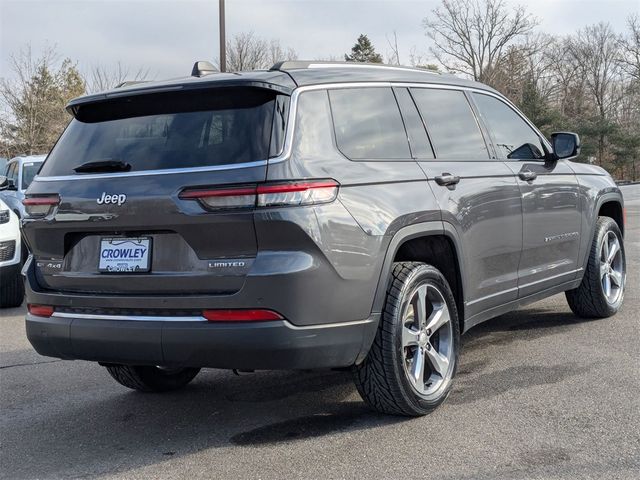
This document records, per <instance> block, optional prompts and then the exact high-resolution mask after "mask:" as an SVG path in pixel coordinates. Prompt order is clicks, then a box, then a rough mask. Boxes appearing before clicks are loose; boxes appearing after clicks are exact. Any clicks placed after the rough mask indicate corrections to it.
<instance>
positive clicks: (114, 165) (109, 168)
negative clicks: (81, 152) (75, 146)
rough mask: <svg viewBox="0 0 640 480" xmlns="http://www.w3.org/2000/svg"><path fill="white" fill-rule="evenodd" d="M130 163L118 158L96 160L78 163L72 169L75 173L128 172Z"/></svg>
mask: <svg viewBox="0 0 640 480" xmlns="http://www.w3.org/2000/svg"><path fill="white" fill-rule="evenodd" d="M129 170H131V165H129V164H128V163H125V162H122V161H120V160H98V161H96V162H87V163H83V164H82V165H78V166H77V167H75V168H74V169H73V171H74V172H77V173H108V172H128V171H129Z"/></svg>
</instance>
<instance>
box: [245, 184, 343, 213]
mask: <svg viewBox="0 0 640 480" xmlns="http://www.w3.org/2000/svg"><path fill="white" fill-rule="evenodd" d="M337 196H338V182H336V181H335V180H323V181H316V182H300V183H285V184H280V185H260V186H258V206H259V207H276V206H283V205H315V204H318V203H329V202H333V201H334V200H335V199H336V197H337Z"/></svg>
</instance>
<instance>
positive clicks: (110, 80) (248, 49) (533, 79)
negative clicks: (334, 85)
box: [0, 0, 640, 180]
mask: <svg viewBox="0 0 640 480" xmlns="http://www.w3.org/2000/svg"><path fill="white" fill-rule="evenodd" d="M626 23H627V25H626V29H625V31H623V32H616V31H614V30H613V28H612V27H611V25H609V24H607V23H598V24H595V25H589V26H585V27H583V28H581V29H579V30H578V31H576V32H575V33H573V34H570V35H551V34H548V33H543V32H542V31H541V30H540V22H539V20H538V19H536V18H535V17H533V16H532V15H531V14H530V13H528V12H527V10H526V8H525V7H510V6H508V5H506V4H505V2H504V0H442V2H441V4H440V5H439V6H438V7H437V8H435V9H434V10H433V11H431V12H430V13H429V14H428V15H427V16H426V18H424V19H423V21H422V27H423V29H424V32H425V35H426V37H428V39H429V41H430V42H429V43H430V47H429V49H428V50H427V51H424V50H420V49H419V48H418V47H417V46H413V47H411V49H410V50H409V54H408V57H407V58H406V62H404V63H406V64H409V65H411V66H415V67H418V68H426V69H430V70H436V71H440V72H443V73H452V74H456V75H460V76H464V77H468V78H472V79H474V80H477V81H480V82H483V83H485V84H487V85H490V86H491V87H493V88H495V89H496V90H498V91H500V92H501V93H503V94H504V95H505V96H507V97H508V98H509V99H510V100H511V101H512V102H513V103H514V104H515V105H517V106H518V107H519V108H520V109H521V110H522V111H523V113H524V114H525V115H527V116H528V117H529V118H530V119H531V120H532V121H533V122H534V123H535V124H536V125H537V126H538V127H539V128H540V130H541V131H542V132H543V133H544V134H545V135H549V134H550V133H551V132H552V131H557V130H571V131H575V132H577V133H578V134H580V136H581V138H582V142H583V148H582V155H581V157H580V158H579V160H580V161H586V162H591V163H596V164H598V165H601V166H603V167H605V168H606V169H608V170H609V171H610V172H611V173H612V174H613V175H614V176H615V177H616V178H618V179H629V180H637V179H638V177H639V176H640V171H638V169H639V168H640V165H639V163H640V162H639V160H640V158H639V157H640V18H639V17H638V16H637V15H632V16H630V17H629V18H628V19H627V22H626ZM386 38H387V43H388V51H387V52H386V58H384V57H383V54H382V53H380V52H378V51H377V50H376V48H375V47H374V45H373V43H372V42H371V41H370V39H369V38H368V36H367V35H364V34H361V35H360V36H359V37H358V38H357V41H356V43H355V44H354V45H353V47H352V48H351V50H350V51H348V52H347V53H345V54H343V55H342V56H333V57H329V58H324V59H322V58H317V59H316V60H343V59H344V60H345V61H351V62H373V63H382V62H383V61H386V63H390V64H398V65H399V64H402V63H403V62H402V60H403V59H402V55H401V54H400V50H399V47H398V44H399V39H398V34H397V33H396V32H393V34H392V36H391V37H390V36H388V35H387V37H386ZM297 57H298V55H297V53H296V51H295V50H294V49H293V48H291V47H287V46H283V45H281V43H280V41H279V40H278V39H264V38H261V37H259V36H257V35H255V34H254V33H253V32H242V33H238V34H236V35H234V36H232V37H231V38H230V39H229V40H228V41H227V69H228V70H229V71H242V70H254V69H265V68H269V67H270V66H271V65H273V64H274V63H276V62H278V61H282V60H292V59H296V58H297ZM12 71H13V76H12V77H11V78H10V79H5V80H3V81H2V82H1V84H0V101H1V102H2V104H3V105H2V106H3V108H2V113H1V116H0V156H5V157H10V156H13V155H17V154H21V153H26V154H35V153H46V152H47V151H48V150H49V149H50V148H51V147H52V146H53V144H54V142H55V140H56V139H57V137H58V136H59V134H60V133H61V131H62V130H63V129H64V127H65V125H66V124H67V122H68V121H69V117H68V115H67V114H66V113H65V112H64V105H65V104H66V103H67V102H68V101H69V100H70V99H71V98H74V97H76V96H79V95H82V94H84V93H94V92H97V91H102V90H106V89H109V88H114V87H116V86H117V85H119V84H121V83H122V82H124V81H140V80H145V79H148V78H150V76H151V75H150V72H149V70H144V69H140V70H136V71H131V70H130V69H128V68H126V67H125V66H123V65H122V64H120V63H118V64H116V65H115V66H111V67H110V68H107V67H105V66H93V67H92V68H91V69H89V71H88V72H87V73H84V74H82V73H81V71H80V69H79V67H78V65H77V63H75V62H73V61H72V60H70V59H63V60H61V61H60V59H59V57H58V55H57V53H56V52H55V50H53V49H48V50H46V51H45V52H44V53H43V54H41V55H40V56H38V57H35V56H34V55H33V53H32V51H31V49H30V48H28V47H25V48H24V49H23V50H21V51H20V52H18V53H17V54H15V55H14V56H13V57H12Z"/></svg>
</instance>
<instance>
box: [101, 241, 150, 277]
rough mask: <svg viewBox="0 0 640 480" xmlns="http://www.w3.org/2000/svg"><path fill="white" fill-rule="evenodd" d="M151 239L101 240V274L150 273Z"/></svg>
mask: <svg viewBox="0 0 640 480" xmlns="http://www.w3.org/2000/svg"><path fill="white" fill-rule="evenodd" d="M150 266H151V238H149V237H137V238H128V237H127V238H125V237H112V238H102V239H100V262H99V264H98V271H100V272H148V271H149V269H150Z"/></svg>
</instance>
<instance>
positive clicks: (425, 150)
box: [393, 88, 433, 159]
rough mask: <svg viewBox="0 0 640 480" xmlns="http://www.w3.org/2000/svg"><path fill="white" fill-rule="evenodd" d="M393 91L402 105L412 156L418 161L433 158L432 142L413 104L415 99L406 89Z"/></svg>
mask: <svg viewBox="0 0 640 480" xmlns="http://www.w3.org/2000/svg"><path fill="white" fill-rule="evenodd" d="M393 91H394V92H395V94H396V98H397V99H398V105H400V110H401V111H402V117H403V118H404V126H405V128H406V129H407V135H408V136H409V146H410V147H411V154H412V155H413V157H414V158H417V159H425V158H426V159H429V158H433V150H432V148H431V142H429V137H428V136H427V131H426V130H425V129H424V124H423V123H422V119H421V118H420V114H418V110H417V109H416V104H415V103H413V99H412V98H411V95H410V94H409V90H407V89H406V88H394V90H393Z"/></svg>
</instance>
